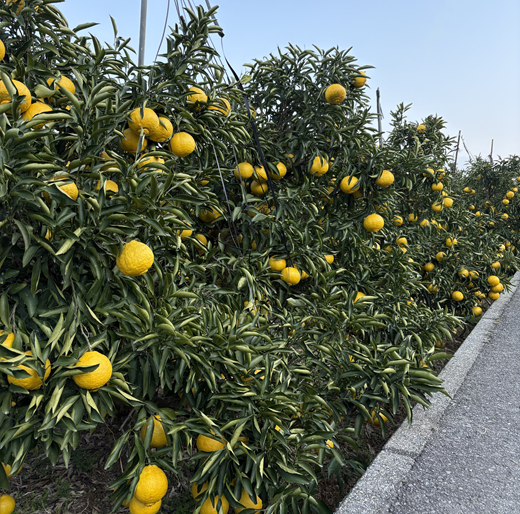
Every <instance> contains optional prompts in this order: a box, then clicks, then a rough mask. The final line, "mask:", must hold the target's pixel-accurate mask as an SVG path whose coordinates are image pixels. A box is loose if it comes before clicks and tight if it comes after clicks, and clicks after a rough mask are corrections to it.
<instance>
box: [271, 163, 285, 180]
mask: <svg viewBox="0 0 520 514" xmlns="http://www.w3.org/2000/svg"><path fill="white" fill-rule="evenodd" d="M276 169H277V170H278V173H273V172H272V171H269V176H270V177H271V178H272V179H273V180H282V178H284V177H285V175H286V174H287V167H286V166H285V164H283V163H281V162H278V163H277V164H276Z"/></svg>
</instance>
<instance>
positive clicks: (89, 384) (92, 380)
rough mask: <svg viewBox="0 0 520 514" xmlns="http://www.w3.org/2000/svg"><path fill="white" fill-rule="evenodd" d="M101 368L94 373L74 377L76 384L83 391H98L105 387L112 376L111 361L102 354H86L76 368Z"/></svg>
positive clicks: (93, 352) (94, 352)
mask: <svg viewBox="0 0 520 514" xmlns="http://www.w3.org/2000/svg"><path fill="white" fill-rule="evenodd" d="M96 364H99V366H98V367H97V368H96V369H95V370H94V371H89V372H88V373H82V374H81V375H73V377H72V378H73V379H74V382H76V385H77V386H78V387H81V388H82V389H89V390H91V391H97V390H98V389H99V388H100V387H103V386H104V385H105V384H106V383H107V382H108V381H109V380H110V377H111V376H112V363H111V362H110V359H109V358H108V357H106V356H105V355H103V354H102V353H99V352H96V351H92V352H85V353H84V354H83V355H82V356H81V357H80V358H79V361H78V362H77V363H76V366H94V365H96Z"/></svg>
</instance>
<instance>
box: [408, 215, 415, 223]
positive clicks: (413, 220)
mask: <svg viewBox="0 0 520 514" xmlns="http://www.w3.org/2000/svg"><path fill="white" fill-rule="evenodd" d="M408 221H409V222H410V223H415V222H416V221H417V216H416V215H415V214H413V213H412V212H411V213H410V214H408Z"/></svg>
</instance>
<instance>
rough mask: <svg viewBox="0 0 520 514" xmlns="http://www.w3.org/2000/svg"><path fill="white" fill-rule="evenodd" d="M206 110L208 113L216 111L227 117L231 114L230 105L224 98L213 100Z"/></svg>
mask: <svg viewBox="0 0 520 514" xmlns="http://www.w3.org/2000/svg"><path fill="white" fill-rule="evenodd" d="M208 109H209V110H210V111H218V112H220V113H222V114H223V115H224V116H227V115H228V114H229V113H230V112H231V105H230V103H229V101H228V100H227V99H226V98H215V100H213V101H212V104H211V105H210V106H209V108H208Z"/></svg>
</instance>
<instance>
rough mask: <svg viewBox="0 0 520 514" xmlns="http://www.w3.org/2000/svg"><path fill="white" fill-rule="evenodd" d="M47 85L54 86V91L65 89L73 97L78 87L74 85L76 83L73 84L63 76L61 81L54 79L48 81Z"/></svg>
mask: <svg viewBox="0 0 520 514" xmlns="http://www.w3.org/2000/svg"><path fill="white" fill-rule="evenodd" d="M47 84H48V85H49V86H53V89H55V90H58V91H59V89H60V87H62V88H63V89H66V90H67V91H69V92H70V93H72V94H73V95H75V94H76V86H75V85H74V82H72V80H70V79H69V78H68V77H65V76H63V75H62V76H61V78H60V80H58V79H53V78H49V79H47ZM58 86H59V87H58Z"/></svg>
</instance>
